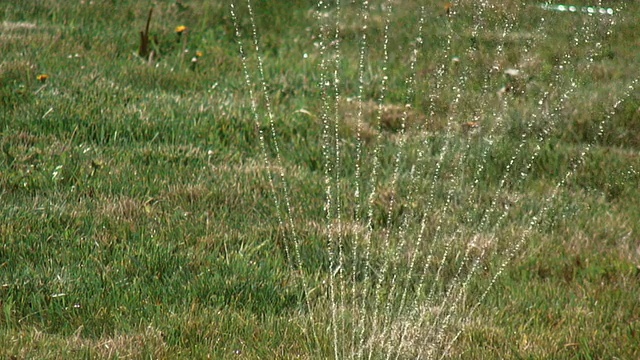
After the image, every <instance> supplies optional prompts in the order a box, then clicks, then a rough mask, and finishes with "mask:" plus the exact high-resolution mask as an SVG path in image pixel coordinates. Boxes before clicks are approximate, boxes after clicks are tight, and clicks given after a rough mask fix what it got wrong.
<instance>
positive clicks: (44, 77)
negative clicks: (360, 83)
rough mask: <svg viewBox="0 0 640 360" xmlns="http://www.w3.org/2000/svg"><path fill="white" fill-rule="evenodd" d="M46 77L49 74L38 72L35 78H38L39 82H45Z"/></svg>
mask: <svg viewBox="0 0 640 360" xmlns="http://www.w3.org/2000/svg"><path fill="white" fill-rule="evenodd" d="M48 78H49V75H47V74H40V75H38V76H36V79H38V81H40V82H45V81H47V79H48Z"/></svg>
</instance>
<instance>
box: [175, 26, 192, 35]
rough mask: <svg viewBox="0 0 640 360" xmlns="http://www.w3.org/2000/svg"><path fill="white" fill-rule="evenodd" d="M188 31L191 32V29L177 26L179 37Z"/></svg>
mask: <svg viewBox="0 0 640 360" xmlns="http://www.w3.org/2000/svg"><path fill="white" fill-rule="evenodd" d="M187 30H189V28H187V27H186V26H184V25H180V26H176V34H178V36H180V35H182V33H183V32H185V31H187Z"/></svg>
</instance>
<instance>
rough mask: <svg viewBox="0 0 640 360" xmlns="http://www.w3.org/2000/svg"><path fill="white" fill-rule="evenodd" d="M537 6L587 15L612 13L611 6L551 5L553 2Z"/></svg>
mask: <svg viewBox="0 0 640 360" xmlns="http://www.w3.org/2000/svg"><path fill="white" fill-rule="evenodd" d="M539 7H540V8H541V9H543V10H551V11H559V12H571V13H577V12H582V13H587V14H589V15H613V9H612V8H604V7H599V6H574V5H560V4H558V5H553V4H540V5H539Z"/></svg>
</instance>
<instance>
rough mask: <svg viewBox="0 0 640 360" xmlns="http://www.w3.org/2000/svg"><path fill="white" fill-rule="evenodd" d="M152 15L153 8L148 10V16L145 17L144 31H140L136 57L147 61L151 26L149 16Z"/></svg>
mask: <svg viewBox="0 0 640 360" xmlns="http://www.w3.org/2000/svg"><path fill="white" fill-rule="evenodd" d="M152 13H153V8H151V9H149V16H148V17H147V25H146V26H145V28H144V31H140V49H139V50H138V55H140V57H141V58H144V59H147V57H148V56H149V26H150V25H151V14H152Z"/></svg>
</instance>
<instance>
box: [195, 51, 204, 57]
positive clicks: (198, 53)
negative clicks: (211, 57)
mask: <svg viewBox="0 0 640 360" xmlns="http://www.w3.org/2000/svg"><path fill="white" fill-rule="evenodd" d="M202 55H204V54H203V53H202V51H196V57H202Z"/></svg>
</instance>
